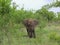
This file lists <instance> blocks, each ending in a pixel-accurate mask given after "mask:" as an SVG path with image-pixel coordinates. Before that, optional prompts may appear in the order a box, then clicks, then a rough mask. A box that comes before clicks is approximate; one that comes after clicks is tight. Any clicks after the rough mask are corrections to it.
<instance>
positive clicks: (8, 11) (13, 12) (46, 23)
mask: <svg viewBox="0 0 60 45" xmlns="http://www.w3.org/2000/svg"><path fill="white" fill-rule="evenodd" d="M11 1H12V0H0V45H60V35H59V34H60V12H57V16H56V13H54V12H52V11H48V9H50V8H52V7H60V1H58V0H56V2H54V3H51V4H47V5H44V6H43V7H42V8H41V9H39V10H37V11H35V12H33V10H29V11H28V10H24V7H22V8H21V9H20V10H17V9H16V8H17V5H16V3H15V2H14V3H13V4H12V5H13V6H12V7H11ZM28 18H33V19H37V20H38V21H39V25H38V26H37V27H36V30H35V32H36V38H35V39H34V38H31V39H30V38H28V37H27V36H26V35H27V32H26V29H25V27H24V25H23V24H22V21H23V20H24V19H28Z"/></svg>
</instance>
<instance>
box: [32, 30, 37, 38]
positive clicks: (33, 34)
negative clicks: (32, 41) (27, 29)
mask: <svg viewBox="0 0 60 45" xmlns="http://www.w3.org/2000/svg"><path fill="white" fill-rule="evenodd" d="M32 32H33V33H32V36H33V37H34V38H36V35H35V30H33V31H32Z"/></svg>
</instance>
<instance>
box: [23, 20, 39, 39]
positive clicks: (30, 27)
mask: <svg viewBox="0 0 60 45" xmlns="http://www.w3.org/2000/svg"><path fill="white" fill-rule="evenodd" d="M23 24H24V26H25V27H26V29H27V33H28V36H29V38H32V37H34V38H35V37H36V35H35V27H36V25H37V24H38V21H37V20H35V19H25V20H24V21H23Z"/></svg>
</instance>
